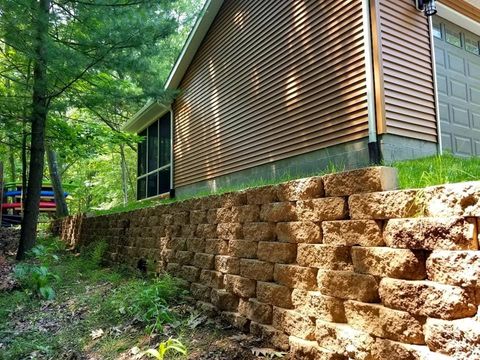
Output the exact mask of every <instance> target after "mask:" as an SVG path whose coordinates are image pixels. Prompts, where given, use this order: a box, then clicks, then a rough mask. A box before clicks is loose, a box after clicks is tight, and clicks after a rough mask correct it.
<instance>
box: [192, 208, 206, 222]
mask: <svg viewBox="0 0 480 360" xmlns="http://www.w3.org/2000/svg"><path fill="white" fill-rule="evenodd" d="M206 222H207V212H206V211H205V210H192V211H190V224H205V223H206Z"/></svg>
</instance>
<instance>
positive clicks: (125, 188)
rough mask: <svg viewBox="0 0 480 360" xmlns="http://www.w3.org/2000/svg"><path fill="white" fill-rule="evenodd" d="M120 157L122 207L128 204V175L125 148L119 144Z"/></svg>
mask: <svg viewBox="0 0 480 360" xmlns="http://www.w3.org/2000/svg"><path fill="white" fill-rule="evenodd" d="M120 157H121V168H122V192H123V205H126V204H127V203H128V186H127V181H128V177H127V176H128V174H127V160H126V159H125V148H124V145H123V144H120Z"/></svg>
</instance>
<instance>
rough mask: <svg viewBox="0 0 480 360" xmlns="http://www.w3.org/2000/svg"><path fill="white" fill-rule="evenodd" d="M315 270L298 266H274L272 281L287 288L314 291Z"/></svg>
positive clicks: (315, 287)
mask: <svg viewBox="0 0 480 360" xmlns="http://www.w3.org/2000/svg"><path fill="white" fill-rule="evenodd" d="M316 275H317V270H316V269H313V268H309V267H303V266H298V265H283V264H275V271H274V275H273V277H274V279H275V281H276V282H277V283H279V284H280V285H285V286H287V287H289V288H296V289H303V290H316V289H317V283H316Z"/></svg>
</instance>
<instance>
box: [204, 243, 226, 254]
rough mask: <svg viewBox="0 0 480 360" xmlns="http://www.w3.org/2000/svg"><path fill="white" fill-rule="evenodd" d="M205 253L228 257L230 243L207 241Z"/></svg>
mask: <svg viewBox="0 0 480 360" xmlns="http://www.w3.org/2000/svg"><path fill="white" fill-rule="evenodd" d="M205 253H207V254H214V255H228V241H226V240H220V239H207V240H205Z"/></svg>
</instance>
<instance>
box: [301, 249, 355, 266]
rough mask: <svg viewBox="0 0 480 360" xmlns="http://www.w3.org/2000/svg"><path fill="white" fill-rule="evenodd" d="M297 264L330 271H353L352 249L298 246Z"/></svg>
mask: <svg viewBox="0 0 480 360" xmlns="http://www.w3.org/2000/svg"><path fill="white" fill-rule="evenodd" d="M297 251H298V254H297V263H298V264H299V265H301V266H309V267H315V268H319V269H328V270H353V265H352V259H351V256H350V247H347V246H332V245H323V244H298V250H297Z"/></svg>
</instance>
